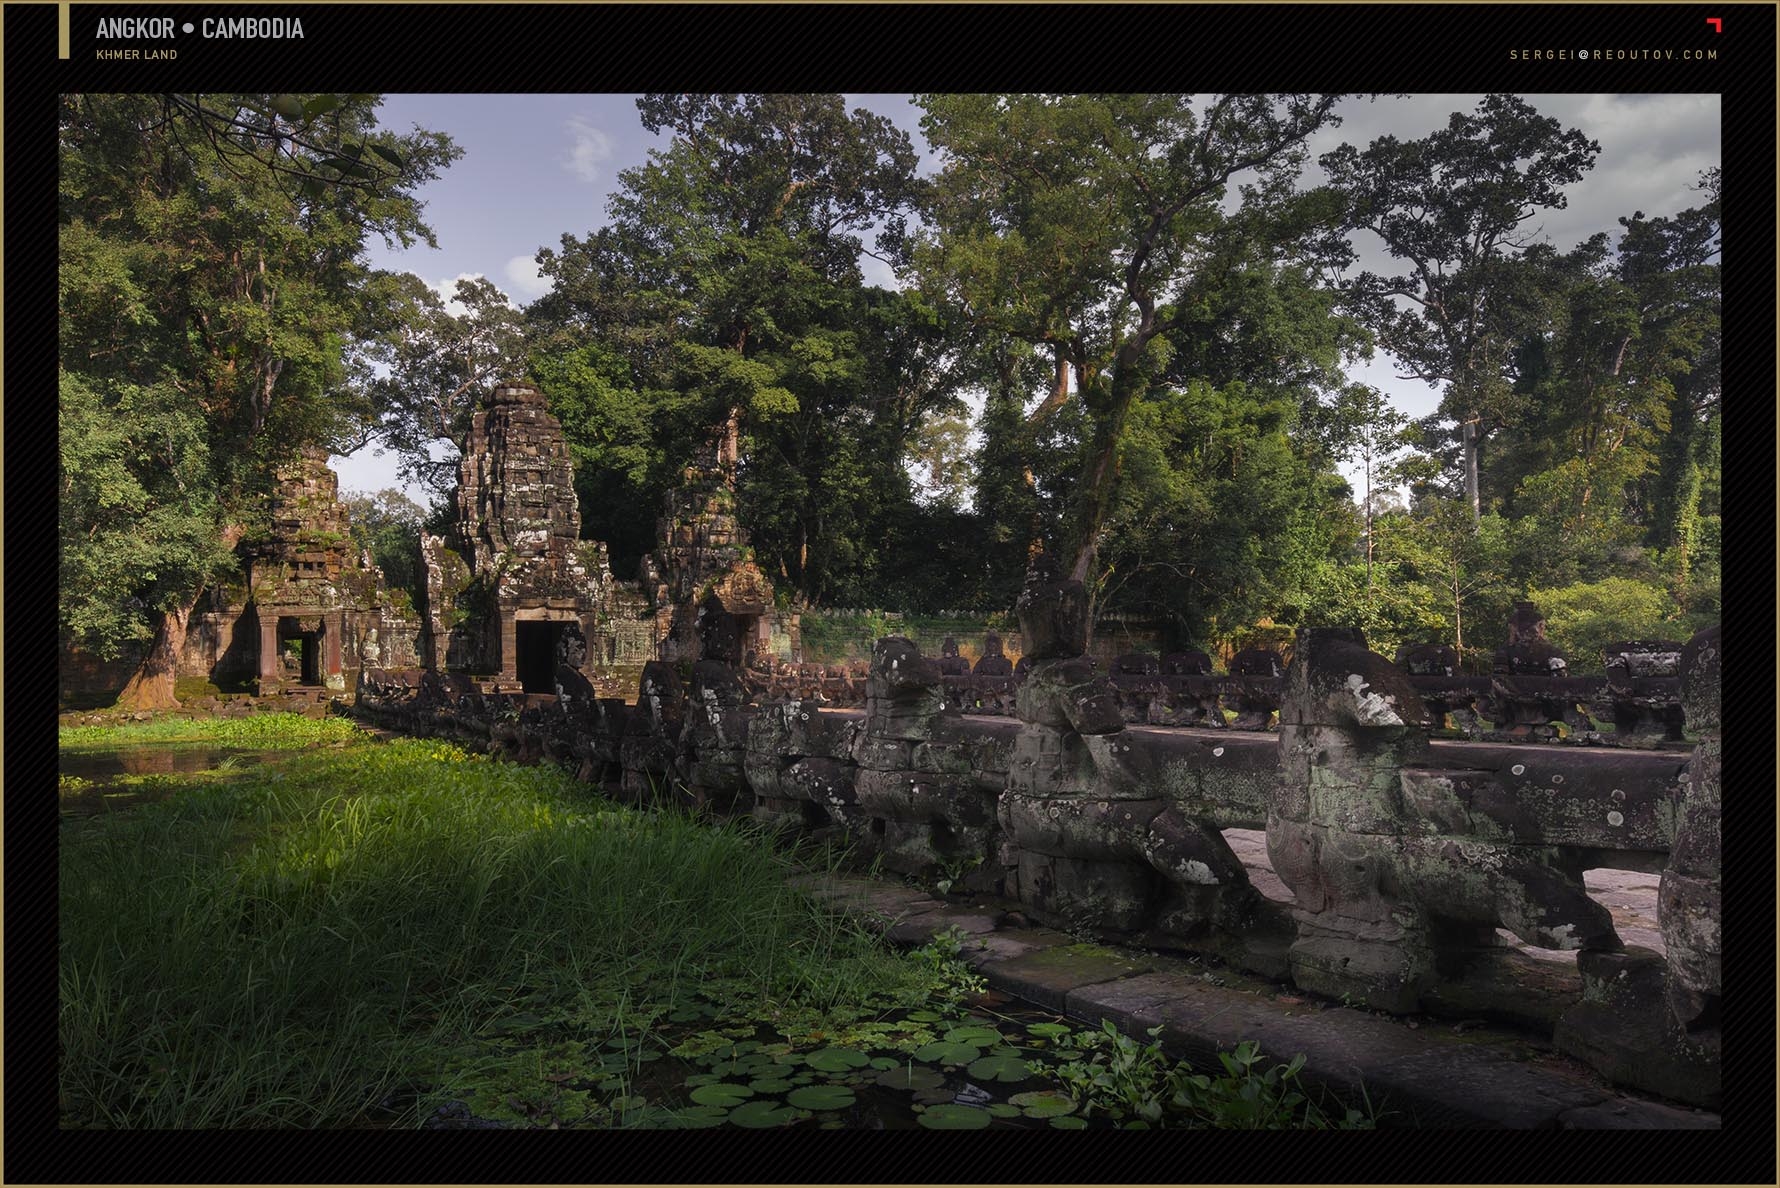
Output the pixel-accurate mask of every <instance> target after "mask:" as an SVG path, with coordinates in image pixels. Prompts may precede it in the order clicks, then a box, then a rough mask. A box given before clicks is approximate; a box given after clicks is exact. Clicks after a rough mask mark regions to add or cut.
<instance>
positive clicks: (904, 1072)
mask: <svg viewBox="0 0 1780 1188" xmlns="http://www.w3.org/2000/svg"><path fill="white" fill-rule="evenodd" d="M945 1083H946V1079H945V1077H943V1076H941V1075H940V1072H939V1070H938V1069H937V1068H928V1067H927V1066H926V1065H925V1064H916V1065H904V1066H902V1067H899V1068H893V1069H890V1070H888V1071H886V1072H882V1073H879V1074H878V1084H880V1085H882V1086H884V1088H886V1089H908V1090H915V1089H938V1088H939V1087H940V1086H941V1085H943V1084H945Z"/></svg>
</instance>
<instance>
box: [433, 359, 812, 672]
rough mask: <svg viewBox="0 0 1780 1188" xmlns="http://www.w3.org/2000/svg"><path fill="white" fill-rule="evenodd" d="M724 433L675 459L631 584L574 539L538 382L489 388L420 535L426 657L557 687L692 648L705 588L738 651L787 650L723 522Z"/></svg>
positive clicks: (784, 621)
mask: <svg viewBox="0 0 1780 1188" xmlns="http://www.w3.org/2000/svg"><path fill="white" fill-rule="evenodd" d="M725 442H728V443H729V445H728V447H727V448H726V447H725V444H724V443H725ZM733 444H734V443H733V441H731V440H730V439H729V438H719V439H718V440H716V441H715V442H714V443H713V444H712V445H711V446H710V447H709V449H708V450H707V455H708V456H707V457H704V458H702V459H700V460H699V461H697V462H695V464H694V465H692V466H690V467H688V469H687V471H686V473H685V476H684V481H683V482H682V484H681V486H680V487H679V488H677V489H676V490H674V491H672V492H670V493H669V495H668V497H667V500H666V504H665V506H664V509H663V514H662V516H661V518H660V520H659V521H658V528H659V532H660V545H659V547H658V549H657V550H656V552H655V553H654V554H652V555H650V556H646V557H644V558H643V561H642V563H641V565H640V567H639V569H640V572H639V577H638V580H637V581H636V582H623V581H618V580H616V579H614V577H613V575H612V573H611V568H610V564H609V560H608V554H607V549H606V546H605V544H604V543H602V542H600V541H588V540H582V539H581V535H580V532H581V517H580V512H579V505H578V503H577V500H576V495H575V490H574V470H573V466H572V464H571V460H570V457H569V452H568V444H567V442H566V440H565V439H564V437H563V433H562V425H561V423H560V422H559V421H558V420H557V419H556V418H555V417H554V416H553V415H551V413H550V411H549V406H548V401H547V400H546V398H545V396H544V394H543V392H541V391H540V390H539V389H538V388H537V387H536V386H535V385H533V384H530V383H527V382H523V381H510V382H506V383H501V384H497V385H495V386H494V387H493V388H492V389H491V390H490V391H489V393H488V395H487V396H486V397H485V398H484V401H483V406H482V407H481V408H480V409H478V410H477V412H476V414H475V417H474V419H473V421H472V423H471V428H470V435H469V438H468V440H467V442H466V444H465V449H464V456H463V459H462V461H461V462H460V463H459V467H458V487H457V492H456V495H455V503H456V508H457V516H456V520H455V522H454V524H453V530H452V539H450V540H449V541H448V540H446V539H444V538H441V537H435V536H423V537H422V540H421V563H422V567H423V570H424V572H425V574H426V631H425V638H424V641H423V647H422V654H423V657H424V663H425V664H426V665H427V666H428V667H431V668H433V669H436V670H440V671H447V670H449V671H458V672H464V673H468V674H471V675H475V676H481V677H486V678H489V679H490V680H492V682H493V683H494V685H495V686H496V687H498V688H505V689H509V690H519V691H523V692H525V693H528V694H554V693H556V692H558V687H559V682H558V681H557V679H556V673H557V669H558V668H559V666H566V667H567V668H569V669H571V670H573V671H575V672H579V673H581V674H583V675H584V676H586V677H589V678H592V677H595V676H596V675H598V674H600V673H603V672H606V671H610V670H612V669H614V668H621V667H623V666H625V665H627V664H637V665H646V664H648V663H651V662H665V663H669V664H672V663H676V662H687V663H690V662H693V661H696V660H698V659H699V657H700V655H701V649H702V648H703V646H704V642H705V632H704V631H703V630H702V629H701V627H700V614H701V610H702V608H703V607H704V606H705V605H706V604H707V603H709V602H710V600H712V599H715V603H716V606H717V607H718V608H719V609H720V610H721V612H722V613H724V614H727V615H729V616H730V617H731V624H732V626H733V628H734V632H735V635H736V646H737V650H738V652H739V658H740V659H742V660H744V661H745V660H747V659H749V658H751V657H753V656H756V655H771V654H782V655H792V654H794V653H795V650H796V648H797V620H796V616H795V615H794V614H790V613H785V612H779V611H778V610H777V609H776V608H775V605H774V595H773V589H772V585H771V583H770V582H768V581H767V579H766V577H765V575H763V574H762V573H761V572H760V570H759V568H758V567H757V566H756V565H755V564H754V561H753V559H752V555H751V553H750V552H749V550H748V548H747V537H746V534H745V533H744V532H743V531H742V530H741V528H740V527H739V525H738V524H737V523H736V517H735V473H734V450H733ZM664 679H665V678H664V677H663V676H662V675H661V674H657V676H656V677H655V680H656V682H657V683H658V684H659V683H660V682H661V681H662V680H664Z"/></svg>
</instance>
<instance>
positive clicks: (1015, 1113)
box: [983, 1101, 1020, 1118]
mask: <svg viewBox="0 0 1780 1188" xmlns="http://www.w3.org/2000/svg"><path fill="white" fill-rule="evenodd" d="M983 1108H984V1109H986V1110H988V1111H989V1112H990V1113H991V1114H994V1115H995V1116H996V1117H997V1118H1018V1117H1019V1116H1020V1107H1019V1106H1017V1105H1009V1104H1008V1103H1007V1102H1005V1101H998V1102H996V1103H994V1104H993V1105H987V1106H984V1107H983Z"/></svg>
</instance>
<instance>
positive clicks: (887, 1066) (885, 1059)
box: [871, 1056, 902, 1072]
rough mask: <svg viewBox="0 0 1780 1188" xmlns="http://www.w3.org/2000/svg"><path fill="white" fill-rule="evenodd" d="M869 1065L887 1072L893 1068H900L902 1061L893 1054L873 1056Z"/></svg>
mask: <svg viewBox="0 0 1780 1188" xmlns="http://www.w3.org/2000/svg"><path fill="white" fill-rule="evenodd" d="M871 1066H872V1067H873V1068H875V1069H877V1070H878V1071H879V1072H889V1071H890V1070H891V1069H893V1068H900V1067H901V1066H902V1061H900V1060H897V1059H896V1058H895V1057H893V1056H873V1057H872V1058H871Z"/></svg>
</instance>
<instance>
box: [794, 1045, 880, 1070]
mask: <svg viewBox="0 0 1780 1188" xmlns="http://www.w3.org/2000/svg"><path fill="white" fill-rule="evenodd" d="M804 1062H805V1063H806V1064H808V1065H809V1066H810V1067H811V1068H814V1069H819V1070H821V1071H822V1072H846V1071H847V1070H848V1069H850V1068H864V1067H865V1066H866V1065H868V1064H870V1063H871V1057H870V1056H867V1055H866V1054H865V1053H864V1052H859V1051H855V1050H854V1049H852V1048H823V1049H821V1050H820V1051H816V1052H811V1053H810V1054H809V1055H808V1056H806V1057H804Z"/></svg>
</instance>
